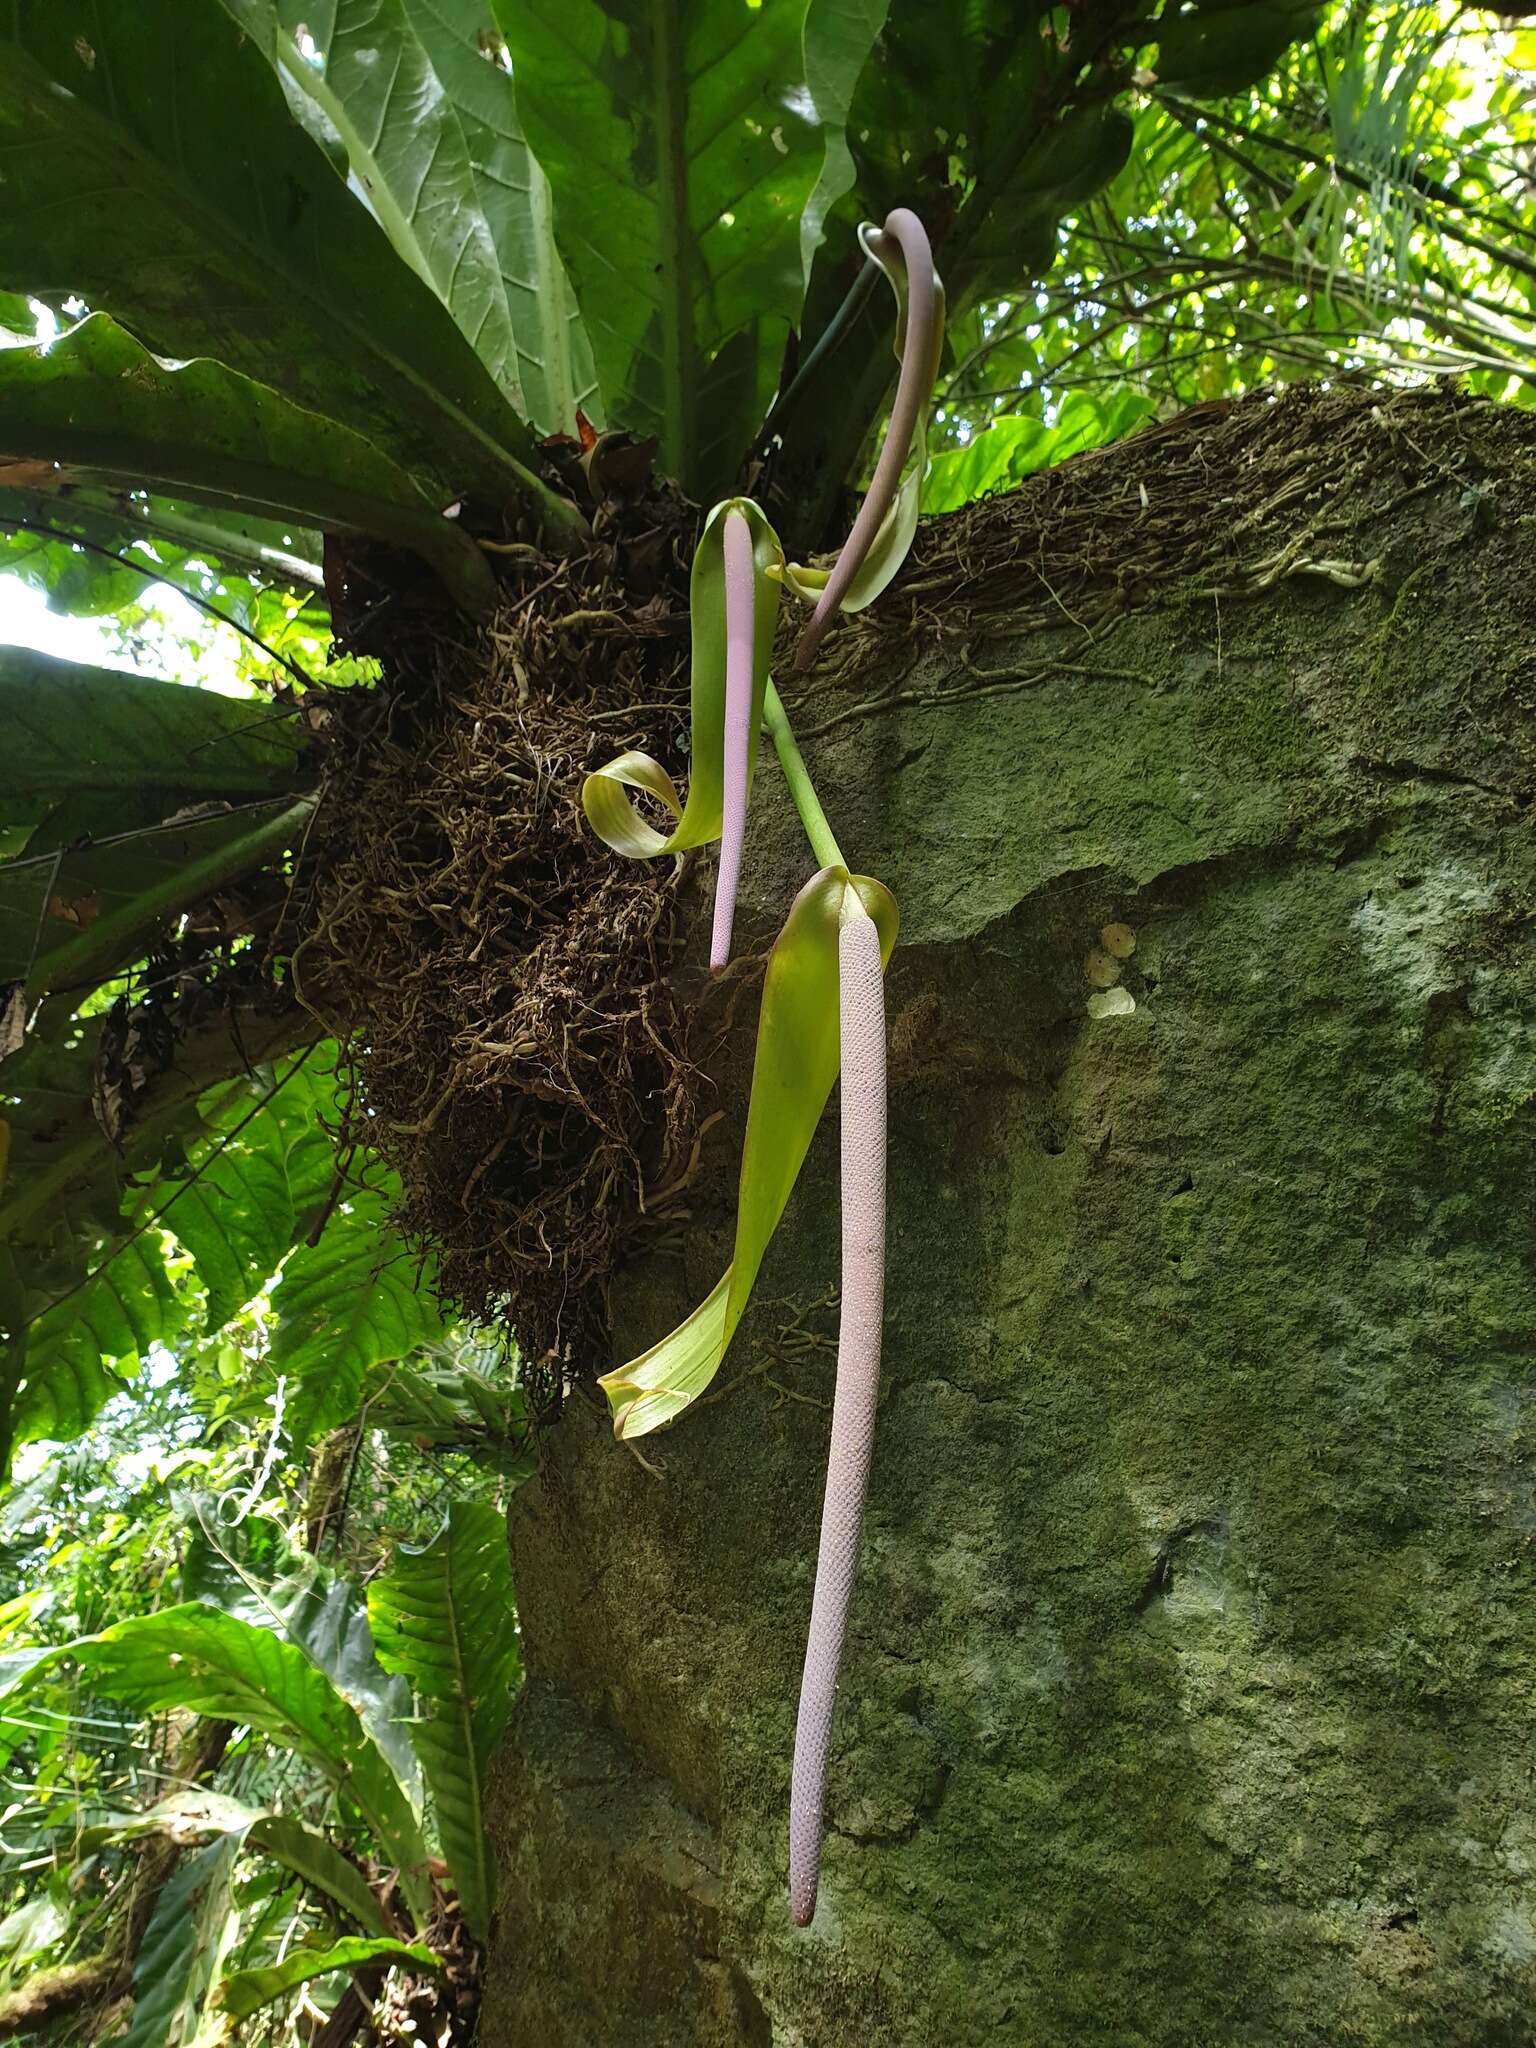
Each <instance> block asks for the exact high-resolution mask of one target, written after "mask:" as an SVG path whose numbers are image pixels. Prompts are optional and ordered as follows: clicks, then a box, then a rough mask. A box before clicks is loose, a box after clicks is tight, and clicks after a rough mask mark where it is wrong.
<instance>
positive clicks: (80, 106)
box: [0, 0, 580, 533]
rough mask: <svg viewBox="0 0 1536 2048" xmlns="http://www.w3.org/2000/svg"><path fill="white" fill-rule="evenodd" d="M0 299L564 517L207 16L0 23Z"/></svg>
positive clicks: (521, 442) (484, 382)
mask: <svg viewBox="0 0 1536 2048" xmlns="http://www.w3.org/2000/svg"><path fill="white" fill-rule="evenodd" d="M0 152H3V159H4V163H5V167H6V205H5V208H4V211H3V214H0V284H5V285H9V286H11V287H13V288H15V289H17V290H22V291H31V292H42V293H53V294H56V295H63V294H64V293H68V292H75V293H78V294H79V295H80V296H81V297H82V298H83V299H84V300H85V301H86V303H87V304H88V305H90V306H92V307H93V308H95V309H97V310H99V311H102V312H106V313H110V314H111V315H112V316H113V317H114V318H115V319H117V320H120V321H122V322H123V324H124V325H125V326H127V327H130V328H131V329H132V331H133V332H134V333H135V334H136V335H137V336H138V337H139V338H140V339H141V340H142V341H143V342H144V343H145V344H146V345H147V346H148V347H150V348H152V349H154V350H156V351H157V352H158V353H160V354H162V355H166V356H175V357H178V358H181V359H186V358H189V357H197V356H208V357H211V358H213V359H214V360H215V361H217V362H222V363H225V364H227V365H229V367H230V368H231V369H234V370H238V371H240V372H242V373H243V374H244V375H246V376H249V377H253V378H255V379H256V380H257V381H258V382H261V383H264V384H267V385H269V386H271V387H272V388H273V389H274V390H278V391H281V392H282V393H283V395H284V396H285V397H287V398H289V399H291V400H292V401H293V402H294V403H295V404H298V405H301V406H303V407H304V408H305V409H306V410H307V411H309V412H312V413H315V414H318V415H319V416H320V417H322V418H325V419H337V420H342V421H344V422H345V423H346V424H347V425H349V426H350V427H352V428H353V429H354V430H355V431H357V432H358V433H361V434H362V435H363V436H364V437H365V438H366V439H367V440H369V441H370V442H371V443H373V445H374V446H375V447H377V448H379V449H380V450H382V451H383V452H384V453H386V454H387V455H389V456H390V457H391V458H392V459H393V460H394V461H396V462H399V463H401V464H403V465H404V466H405V467H406V468H408V469H411V470H413V471H416V472H419V473H421V474H424V475H430V476H433V477H436V478H437V479H439V481H440V485H441V488H442V490H443V492H444V494H445V495H447V496H451V495H455V494H457V493H458V492H460V491H465V490H469V491H475V492H478V493H480V494H481V495H483V496H485V497H487V498H489V499H491V500H492V501H496V500H499V499H501V498H504V497H509V496H510V497H515V498H520V499H521V500H522V501H523V502H524V503H525V504H526V505H528V506H529V507H530V508H533V509H536V510H537V512H538V513H539V516H541V517H543V518H545V519H546V520H548V521H549V522H550V523H551V526H552V528H553V529H557V530H559V531H561V532H565V533H570V532H574V531H577V530H579V525H580V522H579V520H577V519H576V517H575V515H574V514H573V513H572V511H571V509H570V508H569V507H568V506H567V505H565V503H564V501H562V500H559V499H557V498H555V497H554V496H553V494H551V493H550V492H549V491H548V490H546V488H545V487H544V486H543V485H542V484H541V483H539V481H538V479H537V477H536V475H535V473H534V471H535V468H536V464H537V455H536V451H535V450H534V448H533V445H532V442H531V439H530V437H529V436H528V434H527V432H526V430H525V429H524V428H523V427H522V426H521V424H520V422H519V421H518V419H517V417H516V415H515V414H514V413H513V412H512V410H511V408H510V407H509V406H508V405H507V404H506V401H505V400H504V399H503V398H502V396H501V394H500V393H499V392H498V391H497V389H496V386H495V384H494V382H493V381H492V379H491V376H490V374H489V372H488V371H487V370H486V369H485V367H484V366H483V365H482V364H481V363H480V362H479V361H478V360H477V358H476V357H475V354H474V351H473V350H472V349H471V348H470V346H469V344H468V343H467V342H466V341H465V339H464V337H463V336H462V335H461V334H460V333H459V332H458V330H457V328H456V327H455V326H454V324H453V321H452V319H451V318H450V316H449V314H448V313H447V312H446V310H445V309H444V307H443V306H442V305H441V303H440V302H439V301H438V300H437V298H436V297H435V296H434V294H433V293H432V292H431V291H429V290H428V288H427V287H426V286H425V285H424V284H423V283H422V282H421V280H420V279H419V278H418V277H416V276H414V275H413V274H412V273H411V271H410V270H409V269H408V268H407V267H406V266H405V265H403V264H402V263H401V262H400V260H399V258H398V257H397V256H396V255H395V253H394V251H393V250H392V249H391V248H390V246H389V242H388V239H387V238H386V236H385V235H384V233H383V231H382V230H381V229H380V228H379V226H378V224H377V223H376V222H375V221H374V220H373V219H372V218H371V216H370V215H369V213H368V211H367V209H366V208H365V207H364V206H363V205H361V204H360V203H359V201H358V200H357V198H356V197H355V196H354V195H353V194H352V193H350V192H349V191H348V190H347V188H346V186H345V185H343V184H342V182H341V181H340V179H338V178H337V176H336V173H335V170H334V168H333V167H332V165H331V163H330V162H329V160H328V159H327V157H326V155H325V154H324V152H323V151H322V150H321V149H319V148H318V147H317V146H316V144H315V143H314V142H313V141H312V140H311V139H310V137H309V136H308V135H306V134H305V133H304V131H303V130H302V129H301V128H300V127H299V126H298V125H297V124H296V123H295V121H294V120H293V118H292V116H291V114H290V113H289V111H288V107H287V103H286V101H285V99H284V96H283V90H282V87H281V85H280V84H279V82H278V80H277V78H276V77H275V76H274V75H273V72H272V70H271V68H270V66H269V65H268V63H267V61H266V59H265V58H264V57H263V55H262V53H261V51H260V50H259V49H258V48H257V47H256V46H255V45H254V44H253V43H252V42H251V41H250V40H249V39H248V38H247V37H245V36H243V35H242V34H241V32H240V29H239V27H238V26H237V24H236V23H235V22H234V21H233V20H232V19H231V18H230V17H229V16H228V15H227V14H226V13H225V12H224V11H223V9H222V8H220V7H217V6H212V5H209V4H208V0H93V4H92V6H91V7H90V9H89V12H88V13H87V14H84V15H82V14H81V13H80V12H79V11H78V10H76V9H74V8H71V7H62V6H60V5H59V4H58V0H12V4H11V5H10V6H9V7H7V8H6V9H5V11H4V14H3V17H0Z"/></svg>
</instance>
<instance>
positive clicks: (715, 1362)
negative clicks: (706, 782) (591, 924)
mask: <svg viewBox="0 0 1536 2048" xmlns="http://www.w3.org/2000/svg"><path fill="white" fill-rule="evenodd" d="M850 888H851V889H853V890H855V891H856V892H857V894H858V897H859V900H860V902H861V903H862V904H863V905H864V907H865V909H866V910H867V911H868V912H869V914H870V916H871V917H872V918H873V919H874V920H875V923H876V924H877V926H878V927H879V930H880V954H881V959H882V961H888V960H889V959H890V955H891V948H892V947H893V946H894V945H895V943H896V924H897V916H896V905H895V903H894V901H893V900H892V898H891V896H890V894H889V892H888V891H887V890H886V889H885V888H884V887H883V885H882V884H881V883H879V882H876V881H872V880H871V879H870V878H869V877H868V876H867V875H854V876H851V877H850V876H849V874H848V873H847V871H846V869H843V868H823V869H822V871H821V873H820V874H818V875H814V876H813V877H812V878H811V880H810V881H809V882H807V883H806V885H805V887H804V888H803V889H802V890H801V891H800V894H799V895H798V896H797V897H796V898H795V901H794V904H793V906H792V907H791V909H790V913H789V917H788V919H787V920H786V922H785V925H784V929H783V930H782V931H781V932H780V934H779V936H778V939H777V940H776V942H775V944H774V948H773V951H772V952H771V953H770V955H769V956H768V971H767V974H766V976H765V978H764V982H763V1003H762V1012H761V1016H760V1018H759V1021H758V1027H757V1056H756V1060H755V1062H754V1065H753V1068H752V1099H751V1102H750V1104H749V1106H748V1109H747V1135H746V1142H745V1143H744V1145H743V1147H742V1153H741V1180H740V1186H739V1190H738V1194H737V1202H736V1244H735V1251H734V1256H733V1257H732V1260H731V1264H730V1265H729V1267H728V1268H727V1269H726V1271H725V1273H724V1275H723V1276H722V1278H721V1279H720V1280H719V1282H718V1283H717V1284H716V1286H715V1287H714V1289H713V1290H712V1292H711V1293H710V1294H709V1295H708V1296H707V1297H706V1299H705V1300H704V1301H702V1302H701V1303H700V1304H699V1306H698V1307H697V1308H696V1309H695V1310H694V1311H693V1314H692V1315H691V1316H689V1317H688V1319H687V1320H686V1322H683V1323H681V1324H680V1325H679V1326H678V1328H677V1329H675V1330H674V1331H673V1332H672V1333H671V1335H670V1336H668V1337H664V1338H663V1339H662V1340H661V1342H660V1343H659V1344H654V1345H652V1347H651V1348H650V1350H648V1351H644V1352H642V1353H641V1354H640V1356H639V1357H638V1358H633V1359H631V1360H630V1362H629V1363H628V1364H627V1365H623V1366H620V1367H619V1368H618V1370H617V1371H615V1372H611V1373H608V1374H606V1375H605V1376H604V1377H603V1378H602V1379H601V1380H600V1381H599V1382H598V1384H599V1385H600V1386H601V1387H602V1389H603V1391H604V1392H605V1393H606V1394H607V1396H608V1403H609V1406H610V1408H611V1409H612V1411H613V1418H614V1424H613V1426H614V1430H615V1433H616V1434H617V1435H618V1436H620V1437H633V1436H643V1435H645V1434H646V1433H647V1431H649V1430H653V1429H660V1428H662V1427H663V1425H664V1424H666V1423H669V1422H672V1421H675V1420H676V1418H677V1417H678V1415H680V1414H681V1413H682V1411H683V1409H684V1408H686V1407H687V1406H688V1404H689V1402H690V1401H693V1400H695V1399H697V1397H698V1396H699V1395H700V1394H701V1393H702V1392H703V1391H704V1389H705V1388H706V1387H707V1386H708V1385H709V1383H710V1381H711V1380H712V1379H713V1378H714V1376H715V1374H716V1373H717V1372H718V1371H719V1369H720V1363H721V1361H722V1359H723V1358H724V1357H725V1353H726V1348H727V1346H728V1345H729V1344H730V1341H731V1338H732V1337H733V1336H734V1335H735V1333H736V1328H737V1325H738V1324H739V1323H740V1321H741V1318H742V1316H743V1315H744V1313H745V1312H746V1306H747V1301H748V1298H749V1297H750V1295H751V1292H752V1286H753V1283H754V1281H755V1280H756V1279H757V1274H758V1268H759V1267H760V1266H761V1265H762V1262H763V1255H764V1253H765V1252H766V1251H767V1249H768V1245H769V1242H770V1240H771V1239H772V1237H773V1233H774V1231H775V1230H776V1229H777V1228H778V1224H779V1218H780V1217H781V1216H782V1215H783V1213H784V1208H785V1204H786V1203H787V1202H788V1200H789V1197H790V1194H791V1192H792V1190H793V1188H794V1185H795V1182H796V1180H797V1179H798V1178H799V1174H800V1168H801V1166H802V1165H803V1163H804V1160H805V1155H806V1153H807V1151H809V1149H810V1143H811V1139H812V1137H813V1136H814V1135H815V1131H816V1126H817V1124H818V1122H819V1121H820V1119H821V1113H822V1111H823V1110H824V1109H825V1108H826V1104H827V1097H828V1096H829V1095H830V1094H831V1092H832V1083H833V1082H834V1081H835V1080H836V1079H837V1069H838V1061H839V1057H840V1034H839V1027H838V968H837V937H838V928H839V924H840V922H841V918H842V913H843V904H844V899H845V896H846V893H847V891H848V890H849V889H850Z"/></svg>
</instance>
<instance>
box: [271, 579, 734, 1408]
mask: <svg viewBox="0 0 1536 2048" xmlns="http://www.w3.org/2000/svg"><path fill="white" fill-rule="evenodd" d="M505 566H506V571H507V575H508V578H509V580H508V583H507V586H506V587H507V592H508V595H507V600H506V602H505V603H504V605H503V606H502V608H501V610H500V612H499V613H498V615H497V616H496V618H495V619H493V620H492V621H491V623H490V624H489V626H487V627H486V628H485V629H484V630H483V631H479V632H475V633H471V632H470V631H469V629H467V628H464V627H456V626H450V627H449V628H448V635H449V637H446V638H445V637H443V634H442V631H441V629H439V630H438V631H437V632H430V633H428V632H417V633H413V634H410V635H408V636H402V637H403V644H402V645H400V646H398V647H396V648H394V649H392V650H390V652H389V653H388V655H387V656H386V661H385V671H386V672H385V677H384V682H383V684H382V686H381V688H380V689H379V690H378V691H375V692H368V693H362V692H359V693H356V695H355V696H352V695H349V694H338V695H337V696H335V697H333V698H332V699H331V700H330V703H329V711H328V717H329V721H330V723H331V727H332V730H331V732H330V734H329V736H328V744H329V751H330V755H331V767H330V770H329V773H328V778H327V783H326V790H325V804H324V810H323V837H324V840H325V847H324V854H323V858H322V859H321V860H320V861H319V862H317V865H316V878H315V880H314V882H313V884H312V885H311V889H312V893H311V894H310V896H309V900H308V902H307V904H306V906H305V908H304V911H303V914H302V919H301V922H302V924H303V925H304V926H305V927H306V928H307V929H308V930H309V931H310V932H311V934H312V936H311V937H310V938H308V939H306V941H305V942H304V944H303V945H302V946H301V947H300V948H299V950H298V953H297V955H296V958H295V976H296V980H297V982H298V985H299V989H300V992H301V995H302V997H303V999H304V1000H305V1001H306V1002H307V1003H308V1004H310V1005H311V1007H312V1008H314V1009H315V1010H316V1011H317V1012H318V1013H319V1014H320V1015H321V1016H322V1017H323V1018H324V1019H325V1021H326V1022H327V1023H328V1024H329V1026H330V1027H331V1028H332V1029H334V1030H335V1031H336V1033H337V1035H338V1037H339V1038H340V1040H341V1044H342V1048H343V1064H344V1067H345V1068H346V1069H347V1071H348V1073H349V1075H350V1078H351V1080H352V1083H353V1087H352V1096H351V1103H350V1107H349V1109H348V1111H347V1114H346V1121H345V1128H344V1130H343V1132H342V1133H341V1136H342V1139H343V1142H344V1143H348V1144H351V1145H354V1146H357V1147H359V1148H366V1149H367V1150H368V1151H370V1152H372V1153H373V1154H375V1155H376V1156H378V1157H379V1158H381V1159H382V1160H383V1161H384V1162H385V1163H386V1164H387V1165H388V1166H390V1167H392V1168H393V1169H394V1170H395V1172H396V1173H397V1174H398V1175H399V1178H400V1183H401V1188H402V1195H401V1204H400V1210H399V1216H398V1221H399V1223H400V1225H401V1227H402V1228H403V1229H404V1231H405V1232H406V1234H407V1235H408V1236H409V1237H410V1238H411V1239H412V1240H413V1241H414V1242H415V1243H417V1244H418V1245H419V1246H421V1247H422V1248H423V1250H425V1251H427V1252H429V1253H430V1254H431V1255H432V1256H433V1258H434V1260H435V1265H436V1284H437V1287H438V1291H439V1293H440V1294H441V1295H442V1296H443V1298H444V1299H445V1300H446V1301H448V1302H449V1303H451V1304H452V1305H454V1306H455V1307H457V1308H458V1309H459V1310H461V1311H462V1312H463V1313H465V1314H467V1315H469V1316H471V1317H473V1318H474V1319H476V1320H477V1321H481V1322H486V1323H500V1324H501V1325H502V1326H503V1327H505V1328H506V1329H508V1330H509V1331H510V1333H511V1334H512V1335H513V1336H514V1337H515V1338H516V1340H517V1342H518V1344H519V1346H520V1348H521V1350H522V1353H523V1358H524V1369H525V1374H526V1375H527V1377H528V1378H529V1380H530V1383H531V1385H532V1387H533V1390H534V1392H535V1395H536V1396H542V1397H543V1398H544V1399H548V1398H549V1397H551V1396H554V1397H558V1393H559V1390H560V1386H561V1384H562V1383H563V1381H564V1380H565V1379H566V1378H567V1377H568V1376H569V1375H570V1374H571V1373H572V1372H573V1371H574V1372H580V1371H589V1370H592V1369H594V1368H598V1369H600V1364H599V1361H598V1359H597V1357H596V1351H597V1347H598V1346H599V1345H600V1343H601V1338H602V1327H603V1322H604V1300H605V1291H606V1285H607V1282H608V1279H609V1277H610V1275H611V1273H612V1271H613V1269H614V1267H615V1264H616V1262H617V1260H618V1258H619V1256H620V1253H621V1250H622V1248H623V1246H624V1243H625V1241H626V1239H627V1237H628V1236H629V1234H630V1233H631V1232H632V1231H633V1230H634V1228H635V1226H636V1225H637V1224H638V1223H639V1222H640V1221H641V1220H642V1219H643V1218H644V1216H645V1215H646V1210H647V1193H648V1191H649V1190H653V1189H657V1188H661V1187H663V1186H664V1185H665V1184H666V1183H667V1182H668V1181H669V1180H671V1179H673V1178H674V1177H675V1176H676V1174H677V1172H678V1169H679V1167H680V1166H681V1164H682V1163H683V1162H685V1161H686V1160H687V1158H688V1156H689V1152H690V1149H691V1147H692V1144H693V1140H694V1135H695V1130H696V1116H695V1106H694V1093H693V1087H692V1069H691V1067H690V1063H689V1060H688V1057H687V1053H686V1049H685V1033H684V1028H683V1019H682V1017H681V1015H680V1012H679V1007H678V1003H677V1001H676V999H675V997H674V995H673V993H672V991H671V988H670V985H669V982H668V979H667V976H666V974H665V971H664V969H665V965H666V962H667V959H668V956H669V954H670V952H671V949H672V946H673V942H674V939H675V938H676V936H677V931H678V901H677V896H678V871H677V866H676V864H675V863H673V862H669V861H658V862H648V863H636V862H628V861H622V860H619V859H618V858H616V857H615V856H614V855H612V854H610V853H609V852H608V851H607V850H606V849H605V848H604V847H603V846H602V845H601V844H600V843H599V842H598V841H597V840H596V839H595V838H594V837H593V836H592V834H591V832H590V831H589V830H588V828H587V826H586V823H585V820H584V818H583V816H582V812H581V805H580V792H581V784H582V781H583V778H584V777H585V776H586V774H587V773H588V772H589V771H590V770H591V769H593V768H595V767H597V766H599V765H600V764H601V763H602V762H603V761H604V760H607V759H609V758H610V757H611V756H612V755H613V754H615V753H618V752H620V751H622V750H623V749H624V748H626V747H643V748H645V749H647V750H648V751H651V752H654V753H657V754H660V755H662V756H664V757H665V758H667V759H668V760H669V761H671V762H672V763H673V764H674V765H675V764H677V763H678V761H679V758H680V756H681V755H682V753H683V750H684V747H685V745H686V734H687V716H686V714H687V699H688V667H687V664H688V633H687V612H686V608H685V606H684V605H683V603H682V601H681V599H680V598H678V597H674V596H672V595H670V594H669V593H668V592H667V591H666V590H663V591H661V592H660V593H658V594H655V595H653V596H652V597H651V598H649V599H648V600H647V601H646V602H645V603H644V604H642V605H641V606H640V607H639V608H638V609H636V608H635V606H634V603H633V597H632V595H627V594H626V593H625V592H624V591H622V590H620V589H618V588H616V587H614V585H613V583H612V581H611V580H610V579H611V574H612V572H611V570H610V568H609V567H607V566H606V565H605V563H604V561H603V560H602V559H601V558H600V557H597V556H594V557H592V558H590V559H588V560H585V561H568V562H564V563H551V562H550V561H547V560H543V559H540V558H539V557H537V556H534V555H532V554H531V552H530V554H529V555H528V556H527V557H523V556H517V557H510V558H508V561H507V563H506V565H505ZM674 588H675V585H674ZM631 590H632V585H631Z"/></svg>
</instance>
